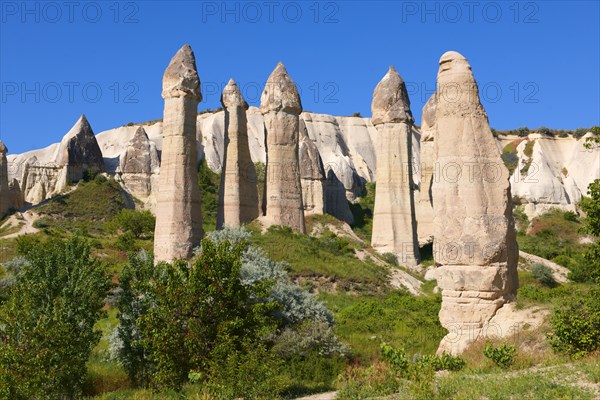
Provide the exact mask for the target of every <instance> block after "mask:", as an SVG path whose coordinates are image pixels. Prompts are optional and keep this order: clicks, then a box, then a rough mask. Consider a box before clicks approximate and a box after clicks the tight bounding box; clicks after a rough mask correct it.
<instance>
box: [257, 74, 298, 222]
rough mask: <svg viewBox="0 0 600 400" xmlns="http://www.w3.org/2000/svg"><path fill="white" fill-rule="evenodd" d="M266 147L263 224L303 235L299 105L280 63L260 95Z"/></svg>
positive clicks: (291, 81)
mask: <svg viewBox="0 0 600 400" xmlns="http://www.w3.org/2000/svg"><path fill="white" fill-rule="evenodd" d="M260 101H261V104H260V112H261V113H262V114H263V116H264V120H265V129H266V148H267V176H266V181H265V193H266V196H265V201H266V213H265V217H266V222H267V224H271V225H284V226H289V227H290V228H292V229H294V230H296V231H298V232H303V233H304V232H305V226H304V209H303V206H302V186H301V184H300V168H299V162H298V135H299V115H300V113H301V112H302V103H301V102H300V95H299V94H298V89H297V88H296V84H295V83H294V81H293V80H292V78H290V76H289V75H288V73H287V71H286V69H285V66H284V65H283V64H282V63H279V64H277V67H276V68H275V70H274V71H273V72H272V73H271V76H269V79H268V81H267V84H266V87H265V90H264V92H263V94H262V96H261V99H260Z"/></svg>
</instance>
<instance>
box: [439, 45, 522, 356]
mask: <svg viewBox="0 0 600 400" xmlns="http://www.w3.org/2000/svg"><path fill="white" fill-rule="evenodd" d="M435 124H436V134H435V139H434V144H435V155H436V157H435V158H436V163H437V164H436V172H435V174H434V182H433V186H432V193H433V210H434V257H435V262H436V264H437V265H439V266H440V267H439V268H438V269H437V270H436V271H435V276H436V277H437V280H438V286H439V288H440V289H441V291H442V308H441V310H440V314H439V316H440V321H441V324H442V325H443V326H444V327H445V328H446V329H448V330H449V331H450V333H449V334H448V335H446V336H445V337H444V339H443V340H442V342H441V343H440V347H439V349H438V352H450V353H460V352H462V351H463V350H464V349H465V347H466V346H467V345H468V344H469V343H470V342H472V341H473V340H475V339H476V338H478V337H479V336H485V335H486V332H485V330H486V327H488V326H489V325H490V324H491V323H493V317H494V316H495V315H496V313H497V311H498V309H499V308H500V307H502V306H503V305H504V304H505V303H506V302H507V301H509V300H511V299H513V298H514V297H515V296H516V291H517V287H518V278H517V260H518V248H517V243H516V237H515V229H514V221H513V216H512V205H511V193H510V186H509V181H508V170H507V169H506V167H505V166H504V164H503V162H502V160H501V158H500V154H499V152H498V147H497V145H496V142H495V140H494V137H493V135H492V132H491V130H490V126H489V123H488V118H487V114H486V112H485V110H484V108H483V106H482V105H481V102H480V100H479V92H478V88H477V84H476V82H475V78H474V77H473V73H472V72H471V67H470V65H469V63H468V62H467V60H466V59H465V58H464V57H463V56H462V55H460V54H459V53H456V52H453V51H450V52H447V53H445V54H444V55H443V56H442V57H441V58H440V68H439V72H438V77H437V110H436V119H435ZM494 333H495V334H497V333H498V332H494ZM506 333H508V332H505V334H506Z"/></svg>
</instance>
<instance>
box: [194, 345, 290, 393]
mask: <svg viewBox="0 0 600 400" xmlns="http://www.w3.org/2000/svg"><path fill="white" fill-rule="evenodd" d="M236 341H237V339H236ZM281 364H282V361H281V360H280V359H279V358H277V357H276V356H275V355H274V354H273V353H271V352H269V350H268V349H267V348H266V346H265V345H264V344H261V343H256V342H255V341H253V340H242V341H241V343H236V342H235V341H233V342H227V341H224V342H223V343H220V344H219V345H218V346H217V347H216V348H215V349H214V350H213V352H212V355H211V358H210V361H209V363H208V368H207V371H206V373H205V376H206V379H205V384H204V387H205V388H206V391H207V392H208V394H209V395H210V398H215V399H240V398H245V399H256V400H260V399H264V400H271V399H278V398H280V397H279V393H280V392H281V391H282V389H283V387H284V382H283V379H282V377H281V376H280V375H279V370H280V368H281ZM196 374H197V376H198V378H200V379H201V378H202V376H203V373H202V372H201V373H199V374H198V373H196Z"/></svg>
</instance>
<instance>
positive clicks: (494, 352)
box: [483, 344, 517, 368]
mask: <svg viewBox="0 0 600 400" xmlns="http://www.w3.org/2000/svg"><path fill="white" fill-rule="evenodd" d="M483 355H484V356H486V357H487V358H489V359H490V360H492V361H493V362H494V363H495V364H496V365H497V366H499V367H500V368H508V367H510V366H511V365H512V364H513V362H514V361H515V356H516V355H517V348H516V347H515V346H513V345H508V344H503V345H501V346H498V347H496V346H494V345H492V344H487V345H486V346H485V347H484V349H483Z"/></svg>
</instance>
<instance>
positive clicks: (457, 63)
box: [438, 51, 471, 76]
mask: <svg viewBox="0 0 600 400" xmlns="http://www.w3.org/2000/svg"><path fill="white" fill-rule="evenodd" d="M448 70H456V71H463V72H467V71H468V72H469V73H470V72H471V65H469V62H468V61H467V59H466V58H465V57H464V56H463V55H462V54H460V53H459V52H456V51H447V52H445V53H444V54H442V56H441V57H440V70H439V72H438V76H439V74H441V73H442V72H444V71H448Z"/></svg>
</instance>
